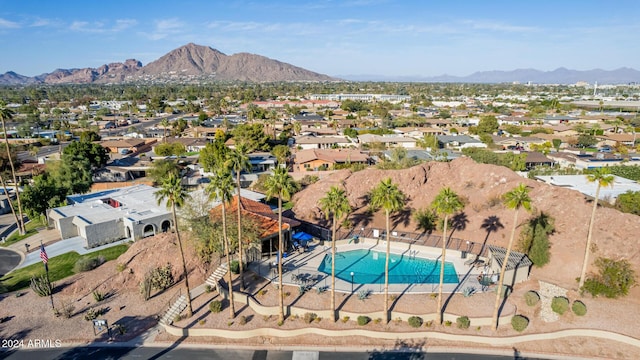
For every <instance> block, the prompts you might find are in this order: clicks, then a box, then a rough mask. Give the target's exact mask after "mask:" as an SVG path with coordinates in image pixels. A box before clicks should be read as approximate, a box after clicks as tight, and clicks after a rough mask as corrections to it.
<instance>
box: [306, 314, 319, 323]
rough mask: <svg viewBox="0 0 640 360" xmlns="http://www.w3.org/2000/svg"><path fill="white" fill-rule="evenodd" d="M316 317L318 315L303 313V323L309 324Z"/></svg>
mask: <svg viewBox="0 0 640 360" xmlns="http://www.w3.org/2000/svg"><path fill="white" fill-rule="evenodd" d="M317 317H318V315H316V313H312V312H308V313H304V322H305V323H307V324H311V322H312V321H313V320H315V319H316V318H317Z"/></svg>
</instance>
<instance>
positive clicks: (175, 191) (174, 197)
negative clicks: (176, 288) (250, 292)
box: [155, 173, 233, 317]
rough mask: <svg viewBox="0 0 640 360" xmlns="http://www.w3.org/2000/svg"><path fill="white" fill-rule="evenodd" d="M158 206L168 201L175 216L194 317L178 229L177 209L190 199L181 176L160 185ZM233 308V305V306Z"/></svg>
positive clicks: (171, 176)
mask: <svg viewBox="0 0 640 360" xmlns="http://www.w3.org/2000/svg"><path fill="white" fill-rule="evenodd" d="M155 196H156V199H157V201H158V205H160V204H161V203H162V201H164V200H165V199H166V200H167V207H168V208H170V209H171V214H172V215H173V226H174V229H175V231H176V238H177V239H178V248H179V249H180V258H181V259H182V271H183V273H184V285H185V288H186V293H185V297H186V299H187V317H191V316H192V315H193V308H192V307H191V289H190V288H189V272H188V271H187V262H186V261H185V258H184V250H183V248H182V239H181V238H180V230H179V228H178V217H177V215H176V208H179V207H181V206H182V205H183V204H184V203H185V201H187V199H188V198H189V194H188V193H187V191H186V190H185V189H184V187H183V186H182V182H181V179H180V177H179V176H176V175H175V174H174V173H169V174H168V175H167V176H166V177H165V178H164V179H163V181H162V183H161V184H160V189H159V190H158V191H156V193H155ZM232 306H233V305H232Z"/></svg>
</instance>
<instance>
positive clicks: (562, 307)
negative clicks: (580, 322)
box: [551, 296, 569, 315]
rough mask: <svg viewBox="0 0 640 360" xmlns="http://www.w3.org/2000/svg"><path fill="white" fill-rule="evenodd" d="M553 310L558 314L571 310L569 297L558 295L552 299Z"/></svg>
mask: <svg viewBox="0 0 640 360" xmlns="http://www.w3.org/2000/svg"><path fill="white" fill-rule="evenodd" d="M551 310H553V312H555V313H557V314H560V315H562V314H564V313H565V312H567V310H569V299H567V298H566V297H563V296H556V297H554V298H553V300H551Z"/></svg>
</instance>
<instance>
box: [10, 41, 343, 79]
mask: <svg viewBox="0 0 640 360" xmlns="http://www.w3.org/2000/svg"><path fill="white" fill-rule="evenodd" d="M196 79H208V80H221V81H250V82H271V81H328V80H335V79H333V78H331V77H329V76H327V75H323V74H319V73H315V72H312V71H309V70H306V69H303V68H300V67H297V66H294V65H291V64H287V63H283V62H280V61H278V60H273V59H269V58H267V57H264V56H261V55H255V54H250V53H239V54H234V55H231V56H228V55H225V54H224V53H222V52H220V51H218V50H216V49H214V48H211V47H209V46H203V45H197V44H194V43H188V44H186V45H183V46H180V47H179V48H177V49H174V50H172V51H170V52H168V53H167V54H165V55H163V56H161V57H160V58H159V59H157V60H155V61H152V62H150V63H149V64H147V65H145V66H142V63H141V62H140V61H138V60H135V59H128V60H126V61H125V62H124V63H111V64H105V65H102V66H100V67H98V68H83V69H56V70H54V71H53V72H51V73H45V74H42V75H38V76H37V77H27V76H22V75H19V74H15V73H14V72H7V73H5V74H3V75H0V84H27V83H47V84H63V83H121V82H133V81H174V82H182V81H195V80H196Z"/></svg>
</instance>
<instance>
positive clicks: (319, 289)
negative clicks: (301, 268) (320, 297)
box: [316, 286, 327, 294]
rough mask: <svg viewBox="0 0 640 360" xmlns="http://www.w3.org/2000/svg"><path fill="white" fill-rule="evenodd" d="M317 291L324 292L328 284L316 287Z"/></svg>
mask: <svg viewBox="0 0 640 360" xmlns="http://www.w3.org/2000/svg"><path fill="white" fill-rule="evenodd" d="M316 291H317V292H318V294H322V293H323V292H326V291H327V287H326V286H318V287H317V288H316Z"/></svg>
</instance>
